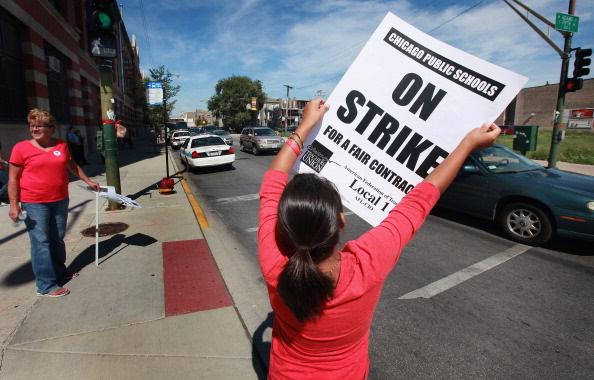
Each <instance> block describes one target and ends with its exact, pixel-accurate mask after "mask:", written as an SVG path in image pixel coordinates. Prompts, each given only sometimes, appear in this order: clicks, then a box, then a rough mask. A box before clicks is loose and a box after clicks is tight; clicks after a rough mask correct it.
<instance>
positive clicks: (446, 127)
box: [296, 13, 527, 226]
mask: <svg viewBox="0 0 594 380" xmlns="http://www.w3.org/2000/svg"><path fill="white" fill-rule="evenodd" d="M526 81H527V78H525V77H523V76H521V75H518V74H515V73H513V72H511V71H509V70H506V69H504V68H501V67H498V66H496V65H493V64H491V63H489V62H486V61H484V60H482V59H480V58H477V57H474V56H472V55H470V54H468V53H465V52H463V51H461V50H458V49H456V48H454V47H451V46H449V45H447V44H445V43H443V42H441V41H439V40H436V39H434V38H433V37H431V36H428V35H426V34H425V33H423V32H421V31H420V30H418V29H416V28H414V27H413V26H411V25H409V24H407V23H406V22H404V21H402V20H401V19H399V18H398V17H396V16H395V15H394V14H392V13H388V15H387V16H386V17H385V18H384V20H383V21H382V22H381V24H380V25H379V27H378V28H377V29H376V31H375V32H374V33H373V35H372V36H371V38H370V39H369V41H368V42H367V43H366V45H365V46H364V47H363V49H362V50H361V52H360V53H359V55H358V56H357V58H356V59H355V61H354V62H353V63H352V64H351V66H350V68H349V69H348V70H347V72H346V73H345V74H344V76H343V77H342V79H341V80H340V82H339V83H338V85H337V86H336V88H335V89H334V91H333V92H332V94H331V95H330V96H329V97H328V100H327V103H328V104H329V105H330V109H329V111H328V112H327V113H326V115H325V116H324V118H323V120H322V121H321V122H320V123H319V125H317V126H316V127H315V129H314V131H313V132H312V133H311V134H310V136H309V138H308V139H307V141H306V142H305V144H304V145H305V149H304V151H303V154H302V156H301V157H300V160H299V161H298V163H297V164H296V169H297V170H298V171H299V172H310V173H311V172H313V173H318V174H319V175H321V176H324V177H326V178H328V179H329V180H330V181H332V182H333V183H334V184H335V185H336V186H337V188H338V190H339V192H340V195H341V198H342V200H343V203H344V205H345V206H346V207H348V208H349V209H350V210H352V211H353V212H354V213H356V214H357V215H359V216H360V217H361V218H363V219H364V220H365V221H367V222H369V223H370V224H372V225H374V226H375V225H377V224H379V223H380V222H381V221H382V220H383V219H384V217H385V216H386V215H387V213H388V212H389V211H390V210H391V209H392V208H393V206H394V205H395V204H397V203H398V202H399V201H400V199H401V198H402V197H403V196H404V195H405V194H406V193H408V192H410V191H411V190H412V189H413V188H414V186H415V185H416V184H418V183H419V182H421V181H422V180H423V178H425V177H426V176H427V175H428V174H429V173H430V172H431V171H432V170H433V169H434V168H435V167H437V165H439V163H441V162H442V161H443V159H444V158H445V157H447V155H448V154H449V152H451V151H452V150H453V149H454V148H455V147H456V146H457V144H458V143H459V142H460V140H461V139H462V138H463V137H464V135H465V134H466V133H467V132H468V131H469V130H471V129H473V128H475V127H479V126H480V125H482V124H483V123H484V122H492V121H494V120H495V119H496V118H497V116H499V115H500V114H501V112H502V111H503V110H504V109H505V107H506V106H507V105H508V104H509V103H510V102H511V101H512V100H513V98H514V97H515V96H516V94H517V93H518V92H519V91H520V89H521V88H522V86H523V85H524V84H525V83H526Z"/></svg>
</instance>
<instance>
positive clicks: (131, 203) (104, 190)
mask: <svg viewBox="0 0 594 380" xmlns="http://www.w3.org/2000/svg"><path fill="white" fill-rule="evenodd" d="M99 196H100V197H102V198H107V199H108V200H110V201H112V202H116V203H119V204H121V205H124V206H128V207H133V208H141V207H140V204H138V202H136V201H135V200H133V199H132V198H128V197H126V196H124V195H121V194H118V193H116V191H115V187H113V186H101V191H100V192H99Z"/></svg>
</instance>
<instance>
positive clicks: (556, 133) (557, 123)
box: [548, 0, 575, 168]
mask: <svg viewBox="0 0 594 380" xmlns="http://www.w3.org/2000/svg"><path fill="white" fill-rule="evenodd" d="M574 1H575V0H572V1H570V2H569V14H573V12H574V10H575V7H572V5H575V3H574ZM563 36H564V38H565V44H564V46H563V52H564V53H565V54H564V56H563V57H562V58H561V76H560V78H559V90H558V91H557V108H556V110H555V120H554V123H553V134H552V136H551V150H550V151H549V164H548V165H549V168H554V167H556V166H557V150H558V147H559V143H560V142H561V140H562V139H563V132H564V130H565V126H564V125H563V122H566V120H564V119H563V111H564V109H565V87H564V84H565V82H566V81H567V71H568V70H569V58H570V53H571V33H567V32H566V33H565V34H564V35H563Z"/></svg>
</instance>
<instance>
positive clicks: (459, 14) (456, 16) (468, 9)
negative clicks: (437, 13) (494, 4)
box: [427, 0, 485, 34]
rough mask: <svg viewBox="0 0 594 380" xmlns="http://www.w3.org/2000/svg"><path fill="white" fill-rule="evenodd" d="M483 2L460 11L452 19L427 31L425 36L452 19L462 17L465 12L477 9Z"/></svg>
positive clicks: (482, 0)
mask: <svg viewBox="0 0 594 380" xmlns="http://www.w3.org/2000/svg"><path fill="white" fill-rule="evenodd" d="M484 1H485V0H481V1H479V2H478V3H476V4H474V5H472V6H470V7H469V8H466V9H465V10H463V11H462V12H460V13H458V14H457V15H455V16H454V17H452V18H450V19H449V20H447V21H445V22H443V23H441V24H439V25H438V26H436V27H435V28H433V29H431V30H430V31H428V32H427V34H431V32H434V31H436V30H437V29H439V28H441V27H442V26H444V25H445V24H447V23H449V22H450V21H452V20H454V19H456V18H458V17H460V16H462V15H463V14H464V13H466V12H468V11H470V10H471V9H473V8H476V7H478V6H479V5H481V3H482V2H484Z"/></svg>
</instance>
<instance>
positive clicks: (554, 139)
mask: <svg viewBox="0 0 594 380" xmlns="http://www.w3.org/2000/svg"><path fill="white" fill-rule="evenodd" d="M503 1H504V2H505V3H506V4H507V5H508V6H509V7H510V8H511V9H512V10H513V11H514V12H516V13H517V14H518V16H520V18H522V19H523V20H524V21H525V22H526V23H527V24H528V25H529V26H530V27H531V28H532V29H533V30H534V31H535V32H536V33H538V35H539V36H540V37H542V39H544V40H545V41H546V42H547V43H548V44H549V45H551V47H552V48H553V49H555V51H556V52H557V53H558V54H559V56H560V57H561V76H560V79H559V91H557V107H556V110H555V111H556V112H555V120H554V123H553V134H552V136H551V150H550V152H549V167H550V168H554V167H555V166H556V165H557V148H558V145H559V142H560V141H561V139H562V138H563V131H564V126H563V122H564V121H565V120H564V119H563V109H564V107H565V93H566V92H567V91H566V89H565V87H564V86H565V85H566V82H567V71H568V69H569V59H570V57H571V36H572V35H573V34H572V33H571V32H566V31H561V30H558V31H559V32H560V33H561V34H562V35H563V38H564V39H565V44H564V47H563V50H561V48H560V47H558V46H557V45H556V44H555V42H554V41H553V40H552V39H551V38H549V36H548V35H547V34H546V33H545V32H543V31H542V30H540V29H539V28H538V27H537V26H536V25H535V24H534V23H533V22H532V21H530V20H529V19H528V17H527V16H525V15H524V14H523V13H522V12H520V11H519V10H518V9H516V8H515V7H514V6H513V5H511V3H510V2H509V1H508V0H503ZM510 1H513V2H514V3H516V4H517V5H519V6H521V7H522V8H524V9H525V10H526V11H527V12H529V13H531V14H532V15H534V16H535V17H536V18H538V19H539V20H540V21H542V22H544V23H545V24H547V25H548V26H549V28H556V25H555V23H553V22H551V21H549V20H547V19H546V18H545V17H544V16H542V15H540V14H538V13H537V12H535V11H534V10H532V9H530V7H528V6H526V5H525V4H523V3H522V2H521V1H519V0H510ZM567 13H569V14H570V15H573V14H574V13H575V0H569V11H568V12H567ZM573 91H575V90H573Z"/></svg>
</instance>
